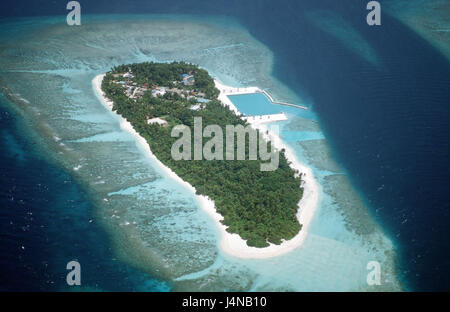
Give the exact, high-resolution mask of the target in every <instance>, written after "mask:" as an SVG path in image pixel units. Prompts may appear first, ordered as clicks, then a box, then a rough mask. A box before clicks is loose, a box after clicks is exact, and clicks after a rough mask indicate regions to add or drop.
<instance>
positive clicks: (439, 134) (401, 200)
mask: <svg viewBox="0 0 450 312" xmlns="http://www.w3.org/2000/svg"><path fill="white" fill-rule="evenodd" d="M316 2H318V1H287V0H286V1H276V2H275V1H257V0H255V1H237V0H228V1H175V0H165V1H153V0H152V1H137V0H136V1H95V2H94V1H90V2H89V3H86V4H84V3H83V1H82V7H83V10H84V12H86V13H196V14H224V15H230V16H234V17H236V18H237V19H238V20H239V21H240V22H241V23H242V24H243V25H244V26H245V27H247V29H249V31H250V32H251V34H252V35H253V36H255V37H256V39H258V40H259V41H261V42H263V43H264V44H266V45H267V46H268V47H269V48H270V49H271V50H272V51H273V52H274V55H275V67H274V71H275V76H276V77H277V78H278V79H280V80H281V81H282V82H283V83H284V84H286V85H287V86H289V87H290V88H291V89H293V90H295V91H296V92H298V93H299V94H301V95H302V96H303V97H304V98H308V99H310V102H311V103H310V104H311V105H312V106H313V109H314V111H315V112H316V113H317V115H318V116H319V119H320V123H321V127H322V128H323V129H324V131H325V134H326V138H327V141H328V143H329V144H330V145H331V146H332V150H333V156H334V158H335V159H337V160H338V161H339V163H340V164H341V165H342V167H343V168H345V170H346V171H347V172H348V174H349V176H350V178H351V179H352V182H353V184H354V186H355V187H356V188H357V189H358V190H359V192H360V193H361V194H362V195H363V197H364V198H365V200H366V201H367V204H368V205H369V207H376V209H375V208H374V209H373V211H372V214H373V216H374V217H375V218H376V219H377V221H378V222H379V223H380V224H381V225H382V227H383V228H384V229H385V231H386V232H387V233H388V234H389V236H390V237H391V239H392V240H393V241H394V243H395V245H396V246H397V249H398V254H399V259H398V261H399V275H400V277H401V279H402V281H403V282H404V284H405V286H406V288H407V289H408V290H425V291H432V290H447V291H448V290H450V282H449V280H448V276H449V273H450V250H449V248H448V245H449V244H448V242H447V240H448V239H449V238H450V228H449V226H448V225H449V208H450V189H449V182H448V181H449V180H450V166H449V163H450V118H449V117H450V87H449V86H450V64H449V63H448V61H447V59H446V58H445V56H444V55H442V54H441V52H439V51H437V50H436V49H435V48H433V47H432V46H431V45H430V44H429V43H428V42H427V41H425V40H424V39H422V38H421V37H419V35H417V34H415V33H414V32H413V31H412V30H410V29H409V28H407V27H406V26H404V25H403V24H401V23H399V22H398V21H397V20H395V19H393V18H392V17H390V16H389V15H387V14H384V15H383V25H382V26H381V27H375V28H374V27H368V26H367V24H366V23H365V15H366V14H367V13H366V9H365V3H366V2H365V1H354V0H353V1H352V0H341V1H331V0H323V1H320V3H316ZM381 2H382V1H381ZM56 3H58V5H56V4H55V1H54V2H52V1H39V2H37V1H17V2H16V3H15V4H14V5H13V7H9V6H8V5H7V4H6V3H2V4H0V12H1V14H2V15H3V16H5V17H6V16H8V17H12V16H29V15H34V16H36V15H56V14H65V13H66V10H65V3H66V1H56ZM382 3H383V2H382ZM320 9H326V10H329V11H334V12H336V13H338V14H339V15H341V16H343V17H344V19H345V20H346V22H347V23H349V24H351V25H352V26H353V27H354V28H356V29H357V30H358V32H359V33H360V34H362V35H363V37H364V38H365V40H366V41H367V42H369V44H370V46H371V47H372V49H373V51H374V53H375V55H376V59H377V61H376V62H372V63H371V62H369V61H368V60H367V59H364V58H363V57H361V55H358V54H357V53H355V52H353V51H351V50H349V49H346V48H345V44H343V43H342V42H340V41H338V40H337V39H336V37H334V36H330V35H326V34H325V33H324V30H323V29H320V28H318V27H313V26H312V25H311V23H310V22H308V21H307V20H306V19H305V18H304V15H303V14H302V12H305V11H308V10H320ZM362 16H363V18H362ZM327 27H332V25H331V26H330V25H327ZM330 31H334V30H331V29H330ZM0 101H4V100H3V99H2V98H0ZM0 113H1V115H0V118H1V120H0V121H1V122H0V131H1V134H2V135H1V140H0V150H1V153H0V166H1V174H0V181H1V184H0V185H1V186H2V189H1V192H2V196H1V197H0V201H1V204H2V205H1V207H2V209H1V213H0V223H1V227H0V237H1V244H0V249H1V255H2V257H1V258H0V261H1V268H0V272H1V274H0V275H1V276H2V278H1V283H0V289H2V290H30V289H31V290H60V289H62V288H64V287H65V286H64V284H65V278H64V277H62V276H65V274H66V270H65V263H67V260H66V259H67V258H70V257H72V256H73V255H77V256H78V257H80V255H83V257H89V258H91V259H92V258H94V259H98V262H97V266H92V267H85V268H83V269H84V270H86V271H89V270H103V271H104V272H105V274H104V276H105V279H104V280H103V281H102V284H101V285H98V287H99V288H102V289H105V290H130V289H136V287H137V286H136V285H142V284H143V283H142V281H147V282H146V283H147V284H148V288H147V289H136V290H166V289H167V288H165V286H164V285H163V284H161V283H158V282H156V281H155V280H153V279H152V278H151V277H149V276H146V275H144V274H143V273H142V272H139V271H137V270H134V269H132V268H130V267H128V266H126V265H124V264H123V263H121V262H118V261H115V260H114V256H113V254H112V252H111V250H109V248H108V246H109V245H108V239H107V236H106V235H105V234H104V233H103V231H102V230H101V229H100V228H99V227H98V226H97V225H96V224H95V223H90V222H89V220H90V219H91V209H92V205H91V203H90V201H89V197H88V195H87V194H86V193H85V192H84V191H83V189H82V187H81V186H79V185H78V184H77V183H76V181H74V180H73V179H71V178H70V176H69V175H68V174H67V173H65V172H63V171H61V170H60V169H59V168H58V166H56V165H55V164H51V163H49V162H48V161H46V160H45V158H43V157H42V156H41V155H40V151H39V150H38V149H37V148H35V147H34V145H33V141H32V140H30V139H29V138H28V137H24V136H23V134H21V131H20V122H19V123H18V121H17V119H18V118H20V117H17V116H15V115H14V114H13V113H12V112H11V111H9V110H8V109H7V107H6V106H5V105H3V104H2V106H1V108H0ZM75 207H76V209H75ZM55 216H56V217H55ZM61 226H64V227H65V228H69V229H70V231H66V232H62V231H60V230H58V229H60V228H61ZM22 246H23V248H22ZM54 246H58V248H54ZM92 246H95V248H93V247H92ZM55 250H57V253H56V254H55ZM90 263H95V261H94V262H93V261H92V260H91V261H90ZM49 264H52V265H49ZM54 264H56V265H54ZM50 267H51V268H55V267H60V268H61V271H57V272H52V271H49V269H48V268H50ZM42 276H46V277H47V278H46V281H45V282H43V281H42V278H41V277H42ZM83 276H90V274H84V275H83ZM5 280H6V281H7V282H5ZM119 280H120V281H121V283H117V281H119ZM111 281H114V283H111ZM86 283H87V284H89V283H88V282H87V281H86ZM92 283H95V282H92ZM92 283H91V284H92ZM112 287H114V288H112Z"/></svg>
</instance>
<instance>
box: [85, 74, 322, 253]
mask: <svg viewBox="0 0 450 312" xmlns="http://www.w3.org/2000/svg"><path fill="white" fill-rule="evenodd" d="M104 76H105V75H104V74H103V75H98V76H96V77H95V78H94V79H93V80H92V84H93V89H94V91H95V93H96V94H97V96H98V97H99V99H100V100H101V102H102V103H103V105H105V106H106V107H107V108H108V109H109V110H112V102H111V101H109V100H108V99H107V98H106V97H105V96H104V93H103V91H102V90H101V83H102V80H103V77H104ZM215 83H216V87H217V88H218V89H219V90H220V95H219V100H221V101H222V103H223V104H224V105H225V106H228V107H229V108H230V109H231V110H232V111H234V112H235V113H236V114H238V113H239V111H238V110H237V108H236V107H235V106H234V105H233V103H232V102H231V101H230V100H229V99H228V97H227V94H230V93H232V94H244V93H253V92H257V91H258V90H259V89H258V88H256V87H250V88H233V87H229V86H226V85H223V84H221V83H220V82H219V81H217V80H215ZM117 116H119V115H117ZM119 117H120V118H121V119H120V120H121V122H120V126H121V128H122V129H124V130H125V131H128V132H129V133H131V134H133V136H134V137H135V138H136V141H137V142H138V143H139V144H140V145H141V147H142V148H143V149H144V150H145V152H146V154H147V155H148V157H150V158H151V159H154V160H155V161H156V163H157V164H158V165H159V167H160V168H161V170H162V171H163V172H164V173H165V174H167V175H168V176H169V177H170V178H172V179H174V180H175V181H177V182H178V183H181V184H182V185H184V186H185V187H187V188H188V189H189V190H191V191H192V192H193V194H194V196H195V197H196V199H197V200H198V202H199V204H200V206H201V208H202V209H203V210H204V211H205V212H206V213H207V214H208V215H209V216H211V217H212V218H213V219H214V220H215V223H216V224H217V226H218V229H219V231H220V244H219V245H220V247H221V249H222V250H223V251H224V252H225V253H227V254H229V255H232V256H235V257H238V258H246V259H258V258H270V257H276V256H279V255H282V254H285V253H288V252H290V251H292V250H294V249H296V248H298V247H300V246H301V244H302V243H303V242H304V240H305V238H306V236H307V230H308V227H309V224H310V222H311V220H312V218H313V216H314V212H315V210H316V208H317V206H318V202H319V189H318V185H317V182H316V181H315V180H314V177H313V173H312V171H311V169H310V168H308V167H306V166H304V165H302V164H300V163H299V162H298V161H297V159H296V158H295V156H294V154H293V153H292V151H291V150H290V149H289V148H287V147H286V146H285V145H284V144H283V142H282V141H281V139H280V138H279V137H278V136H276V135H275V134H274V133H272V132H270V131H269V136H270V139H271V140H272V141H273V144H274V146H275V147H276V148H277V149H281V148H285V149H286V157H287V159H288V160H289V161H291V162H292V165H291V166H292V167H293V168H294V169H297V170H299V171H300V172H302V173H304V175H303V180H304V192H303V197H302V199H301V200H300V202H299V207H300V208H299V211H298V213H297V218H298V220H299V222H300V223H301V224H303V227H302V230H301V231H300V232H299V233H298V234H297V235H296V236H295V237H294V238H292V239H291V240H289V241H284V242H283V243H282V244H280V245H273V244H271V245H270V246H269V247H266V248H255V247H249V246H247V244H246V242H245V241H244V240H243V239H242V238H241V237H240V236H239V235H238V234H231V233H228V232H227V231H226V226H224V225H223V224H222V223H221V222H220V221H221V220H223V217H222V216H221V215H220V214H219V213H217V212H216V209H215V206H214V202H213V201H212V200H210V199H209V198H208V197H206V196H200V195H195V192H196V191H195V188H194V187H193V186H192V185H190V184H189V183H188V182H186V181H184V180H182V179H181V178H180V177H179V176H178V175H176V174H175V173H174V172H173V171H172V170H171V169H170V168H168V167H166V166H165V165H164V164H163V163H161V162H160V161H159V160H158V158H157V157H156V156H155V155H154V154H153V153H152V151H151V150H150V147H149V145H148V144H147V142H146V141H145V139H144V138H143V137H141V136H140V135H139V134H138V133H137V132H136V131H135V130H134V128H133V126H132V125H131V124H130V123H129V122H128V121H127V120H126V119H124V118H123V117H121V116H119ZM252 126H253V127H256V128H259V129H260V130H262V131H264V132H265V131H266V130H267V127H266V125H264V124H253V125H252Z"/></svg>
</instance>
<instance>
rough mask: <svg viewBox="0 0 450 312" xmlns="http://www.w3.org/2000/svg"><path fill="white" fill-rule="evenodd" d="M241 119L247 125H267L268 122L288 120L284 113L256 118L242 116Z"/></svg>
mask: <svg viewBox="0 0 450 312" xmlns="http://www.w3.org/2000/svg"><path fill="white" fill-rule="evenodd" d="M242 119H244V120H245V121H247V122H248V123H249V124H256V123H268V122H276V121H283V120H288V118H287V116H286V114H285V113H280V114H269V115H257V116H243V117H242Z"/></svg>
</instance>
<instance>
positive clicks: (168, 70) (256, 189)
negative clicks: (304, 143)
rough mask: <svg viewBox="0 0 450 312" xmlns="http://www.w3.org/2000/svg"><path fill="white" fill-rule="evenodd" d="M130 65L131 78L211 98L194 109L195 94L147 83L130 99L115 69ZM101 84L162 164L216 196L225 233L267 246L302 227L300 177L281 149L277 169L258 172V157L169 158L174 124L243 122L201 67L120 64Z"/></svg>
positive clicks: (124, 69)
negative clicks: (160, 91) (158, 91)
mask: <svg viewBox="0 0 450 312" xmlns="http://www.w3.org/2000/svg"><path fill="white" fill-rule="evenodd" d="M130 70H131V72H132V73H133V75H134V78H132V79H129V82H136V83H137V85H144V84H147V83H148V84H149V85H150V87H151V86H154V85H158V86H166V87H170V88H173V87H176V88H179V89H183V90H191V91H192V90H194V91H197V92H202V93H204V94H205V95H206V96H205V97H206V98H208V99H210V100H211V101H209V102H208V103H206V104H204V105H205V108H204V109H201V110H192V109H190V107H191V106H192V105H193V104H196V103H197V101H196V99H195V98H191V99H189V100H188V99H186V98H183V97H181V96H180V95H179V94H177V93H169V92H168V93H166V94H164V95H163V96H157V97H155V96H152V94H151V88H150V89H149V90H148V91H146V92H145V93H144V95H143V96H142V97H139V98H137V99H131V98H129V97H127V96H126V95H125V92H124V90H125V89H124V87H123V86H122V85H120V84H118V83H117V81H118V80H120V79H121V78H120V76H119V75H118V74H123V73H124V72H127V71H130ZM185 73H187V74H190V75H193V76H194V77H195V83H194V84H193V85H192V86H185V85H183V84H182V83H181V75H182V74H185ZM118 76H119V77H118ZM102 89H103V91H104V92H105V94H106V96H107V97H108V98H110V99H111V100H112V101H113V102H114V107H113V110H115V111H117V113H118V114H120V115H122V116H123V117H125V118H126V119H127V120H128V121H130V122H131V124H132V125H133V127H134V128H135V130H136V131H137V132H138V133H139V134H140V135H141V136H142V137H144V138H145V139H146V140H147V142H148V144H149V145H150V148H151V150H152V152H153V153H154V154H155V155H156V156H157V157H158V159H159V160H160V161H161V162H162V163H164V164H165V165H166V166H168V167H169V168H171V169H172V170H173V171H175V172H176V174H177V175H178V176H180V177H181V178H182V179H183V180H185V181H187V182H189V183H190V184H191V185H193V186H194V187H195V188H196V190H197V193H198V194H201V195H206V196H208V197H209V198H211V199H212V200H214V202H215V205H216V209H217V211H218V212H219V213H220V214H221V215H222V216H223V217H224V220H223V223H224V224H225V225H226V226H228V231H229V232H231V233H237V234H239V235H240V236H241V237H242V238H243V239H245V240H247V244H248V245H249V246H256V247H266V246H268V242H270V243H274V244H280V243H281V240H282V239H286V240H288V239H291V238H292V237H294V236H295V235H296V234H297V233H298V232H299V231H300V229H301V225H300V224H299V222H298V220H297V218H296V213H297V210H298V206H297V205H298V202H299V200H300V199H301V197H302V194H303V189H302V188H301V178H300V177H296V176H295V173H296V172H295V171H294V170H293V169H291V168H290V167H289V163H288V162H287V159H286V157H285V155H284V150H283V151H281V152H280V157H279V158H280V159H279V167H278V169H277V170H275V171H266V172H263V171H260V164H261V161H260V160H242V161H237V160H235V161H226V160H223V161H219V160H212V161H206V160H191V161H186V160H181V161H176V160H174V159H172V157H171V147H172V144H173V143H174V142H175V141H176V140H177V139H178V138H172V137H171V131H172V128H173V127H174V126H176V125H180V124H184V125H186V126H189V127H191V131H192V133H193V123H194V117H197V116H199V117H202V118H203V127H205V126H207V125H213V124H216V125H219V126H221V127H222V129H225V126H226V125H237V124H241V125H244V126H245V125H246V122H245V121H243V120H242V119H240V118H239V117H238V116H236V115H235V114H234V113H233V112H231V111H230V110H229V109H228V108H225V107H224V106H223V105H222V104H221V103H220V101H219V100H217V95H218V94H219V91H218V90H217V89H216V88H215V86H214V81H213V79H212V78H211V77H210V76H209V74H208V73H207V72H206V71H205V70H203V69H200V68H198V67H197V66H195V65H192V64H186V63H177V62H175V63H171V64H157V63H143V64H131V65H122V66H119V67H116V68H114V69H113V70H112V71H111V72H109V73H107V74H106V76H105V78H104V80H103V83H102ZM154 117H159V118H162V119H164V120H166V121H167V122H168V125H167V126H160V125H157V124H148V123H147V120H148V119H150V118H154ZM224 132H225V131H224ZM204 141H206V139H204ZM224 142H225V139H224ZM247 148H248V146H247ZM192 159H193V158H192ZM246 159H248V156H247V157H246Z"/></svg>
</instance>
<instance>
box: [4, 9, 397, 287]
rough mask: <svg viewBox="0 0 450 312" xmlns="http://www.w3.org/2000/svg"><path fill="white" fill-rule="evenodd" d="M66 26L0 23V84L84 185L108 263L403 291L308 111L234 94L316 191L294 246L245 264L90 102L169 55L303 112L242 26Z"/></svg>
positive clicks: (189, 279)
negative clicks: (376, 274)
mask: <svg viewBox="0 0 450 312" xmlns="http://www.w3.org/2000/svg"><path fill="white" fill-rule="evenodd" d="M64 21H65V17H51V18H34V19H18V20H12V21H4V22H3V23H4V25H3V26H7V24H8V23H14V25H15V29H16V33H15V36H14V37H11V36H7V34H5V36H3V37H1V38H0V43H1V45H2V51H1V54H2V57H1V60H0V63H1V64H0V65H1V72H0V83H1V84H2V86H3V87H5V88H7V90H8V92H9V93H10V100H11V103H13V106H14V107H16V108H17V109H18V110H20V111H21V112H22V113H23V114H24V116H27V118H28V120H30V122H29V123H28V124H29V127H30V129H32V130H33V131H35V132H37V133H39V134H40V135H41V136H42V137H43V138H44V140H45V143H43V144H45V150H46V151H47V152H46V154H47V157H48V158H49V159H52V160H54V161H55V162H56V163H58V164H59V166H61V167H62V168H64V169H65V170H66V171H67V172H69V173H70V174H71V176H73V177H74V178H75V179H76V180H77V181H78V182H79V183H81V184H82V185H83V186H84V187H85V188H86V189H87V190H88V192H89V196H90V198H91V200H92V202H93V203H94V204H95V211H94V215H95V220H96V221H97V222H98V223H99V224H101V225H102V227H103V229H104V230H105V232H106V233H107V234H108V236H109V237H110V239H111V242H110V244H111V248H112V250H113V251H114V254H115V255H116V256H117V259H118V261H121V262H123V263H126V264H128V265H131V266H132V267H134V268H136V269H138V270H140V271H142V272H143V273H144V272H145V273H148V274H150V275H151V276H154V277H156V278H158V279H160V280H163V281H165V282H167V283H169V284H170V285H171V288H172V289H173V290H186V289H189V290H194V289H195V290H207V291H210V290H217V291H222V290H229V291H241V290H242V291H262V290H268V291H276V290H292V291H354V290H400V289H401V286H400V284H399V282H398V280H397V277H396V272H395V270H396V266H395V251H394V246H393V244H392V242H391V241H390V239H389V238H388V237H386V235H385V234H384V233H383V231H382V229H381V228H380V227H379V226H378V225H377V224H376V223H375V222H374V221H373V219H372V217H371V215H370V213H369V210H368V208H367V207H366V206H365V205H364V201H363V199H361V197H360V196H359V195H358V193H357V192H356V191H355V190H354V189H353V187H352V186H351V183H350V182H349V179H348V177H347V176H346V174H345V172H343V171H342V169H341V168H340V166H339V164H337V163H335V162H334V161H333V159H332V158H331V153H330V148H329V147H328V145H327V143H326V140H325V139H324V136H323V133H322V131H321V128H320V125H319V123H318V121H317V117H316V116H315V114H314V112H313V111H311V110H308V111H305V110H301V109H297V108H292V107H284V106H278V105H274V104H272V103H270V102H268V99H267V98H266V97H265V96H264V95H263V94H259V95H250V96H239V97H232V100H233V102H234V103H236V105H237V106H238V107H239V109H240V110H242V111H243V112H244V113H246V114H266V113H276V112H280V111H283V112H285V113H287V115H288V118H289V119H288V120H287V121H284V122H280V123H278V125H279V126H280V131H281V132H280V135H281V137H282V138H283V139H284V140H285V142H286V143H287V144H288V145H289V146H290V148H291V149H292V150H293V151H294V152H295V154H296V156H297V158H298V159H299V160H300V161H301V162H303V163H304V164H306V165H308V166H310V167H311V168H312V169H313V172H314V175H315V177H316V179H317V180H318V182H319V184H320V186H321V187H320V204H319V207H318V209H317V212H316V215H315V217H314V219H313V221H312V224H311V226H310V228H309V234H308V236H307V238H306V241H305V243H304V244H303V246H302V247H301V248H298V249H297V250H294V251H292V252H290V253H288V254H285V255H283V256H279V257H275V258H269V259H258V260H244V259H239V258H235V257H232V256H229V255H227V254H224V253H223V252H222V251H221V249H220V248H219V247H218V242H219V239H220V237H219V233H218V230H217V228H216V226H215V225H214V222H213V221H212V220H211V219H210V218H209V216H208V215H206V214H205V213H204V212H203V211H202V210H201V209H200V208H199V205H198V203H197V201H196V198H195V196H194V194H192V193H191V192H190V191H189V190H187V189H185V188H184V187H183V186H181V185H179V184H177V183H176V182H175V181H174V180H172V179H171V178H170V177H168V176H166V175H165V174H163V173H162V172H161V170H160V168H159V167H158V165H157V164H156V163H155V162H154V161H153V160H151V159H149V158H147V157H146V155H145V153H144V152H143V151H142V149H141V147H139V145H138V144H136V141H135V140H134V138H133V137H132V136H130V135H128V134H127V133H125V132H124V131H123V130H122V129H121V127H120V120H119V118H118V117H117V116H116V115H115V114H113V113H111V112H109V111H108V110H107V109H106V108H105V107H104V106H103V105H102V104H101V103H100V101H99V99H98V98H97V97H96V96H95V94H94V91H93V89H92V85H91V80H92V79H93V78H94V77H95V76H96V75H98V74H101V73H104V72H106V71H108V70H109V69H110V68H111V67H113V66H115V65H119V64H123V63H131V62H144V61H159V62H170V61H173V60H178V61H187V62H192V63H196V64H198V65H200V66H201V67H203V68H206V69H207V70H208V71H209V72H210V73H211V74H212V75H213V76H214V77H215V78H218V79H219V80H221V81H223V82H224V83H226V84H228V85H232V86H236V87H240V86H258V87H259V88H261V89H265V90H270V93H271V94H272V95H273V96H274V98H276V99H279V100H283V101H288V102H291V103H298V104H303V105H308V104H311V103H304V101H303V100H302V97H301V95H300V94H297V93H295V92H294V91H293V90H290V89H289V88H287V87H286V86H285V85H283V84H282V83H280V82H279V81H278V80H277V79H276V78H274V77H273V76H272V75H271V73H272V70H273V64H274V60H273V54H272V52H271V51H270V49H269V48H268V47H266V46H265V45H263V44H262V43H260V42H258V41H257V40H256V39H255V38H254V37H252V36H251V35H250V34H249V32H248V31H247V30H246V29H245V28H244V27H243V26H241V25H240V24H239V23H237V22H235V21H233V20H231V21H230V19H229V18H224V17H215V16H214V17H209V18H205V17H202V18H200V17H197V16H177V15H138V16H136V15H133V16H126V15H123V16H89V17H85V19H84V24H83V26H82V27H79V28H71V27H67V25H66V24H65V22H64ZM2 28H4V27H2ZM68 38H70V40H68ZM43 46H45V47H46V50H45V51H43V50H42V47H43ZM252 103H256V105H254V104H252ZM369 261H378V262H380V264H381V268H382V285H380V286H369V285H368V284H367V282H366V277H367V274H368V271H367V269H366V265H367V263H368V262H369ZM82 265H83V264H82ZM98 274H99V276H98V278H99V279H100V278H102V277H101V271H100V270H99V272H98ZM91 279H95V276H94V277H91ZM86 286H87V287H90V288H92V289H95V284H92V285H86Z"/></svg>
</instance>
